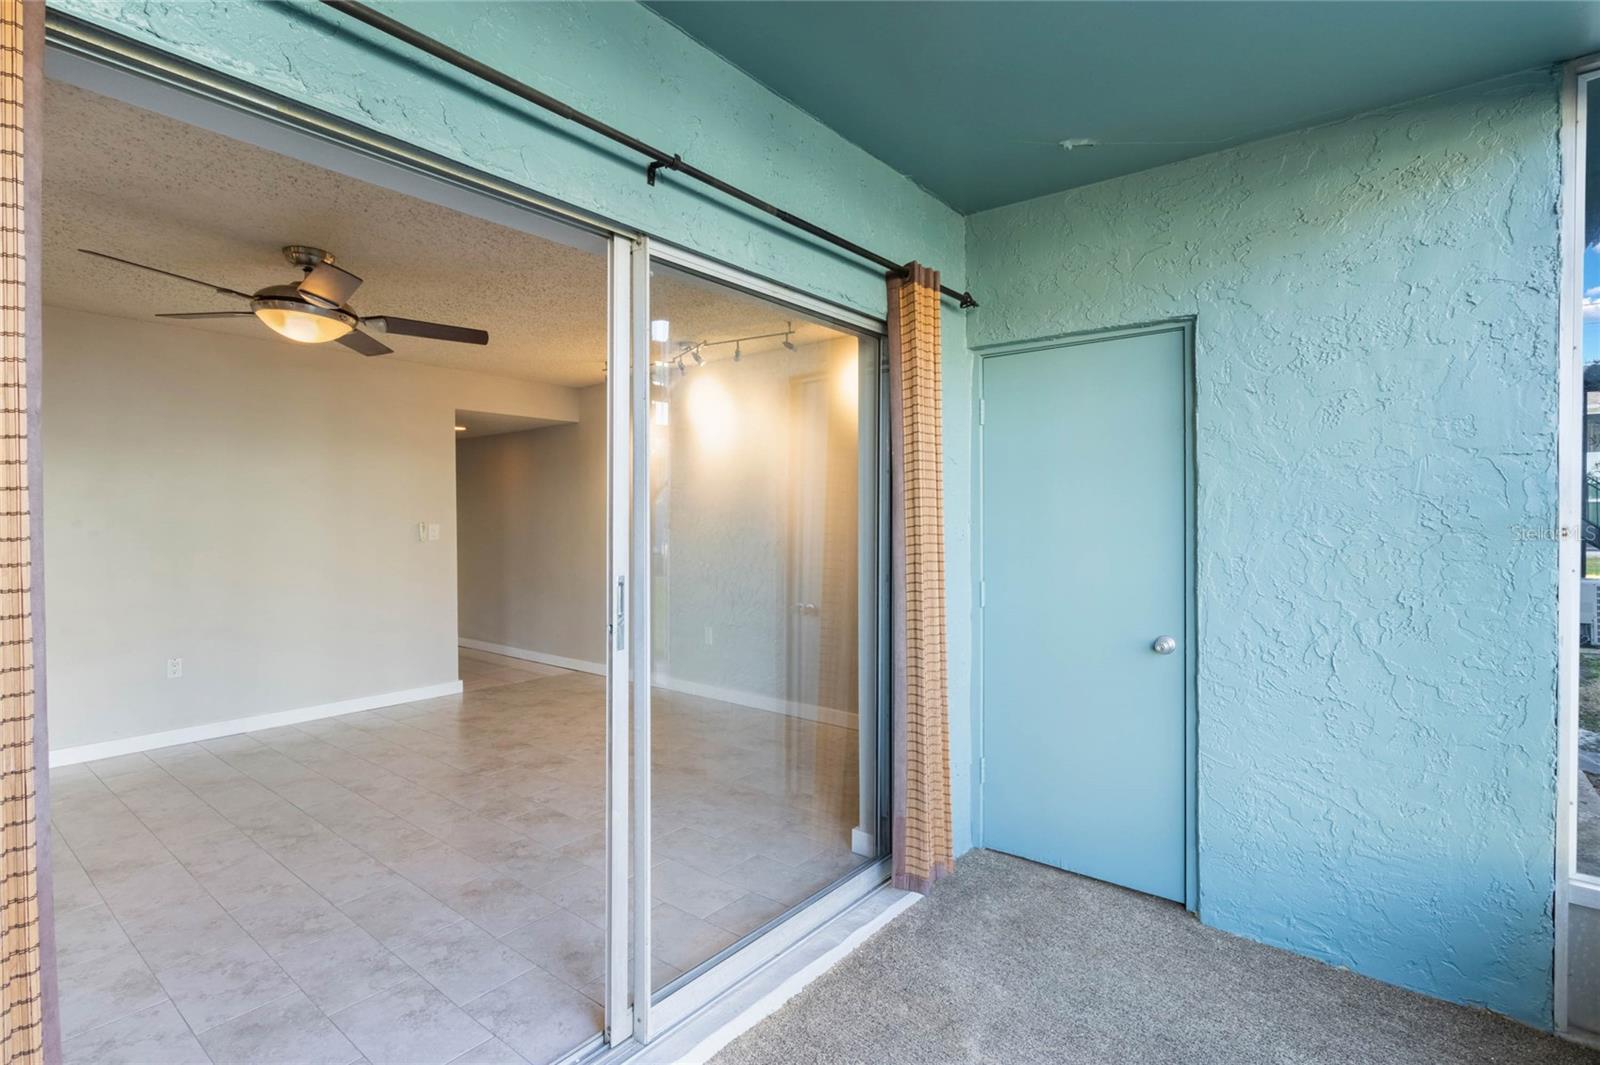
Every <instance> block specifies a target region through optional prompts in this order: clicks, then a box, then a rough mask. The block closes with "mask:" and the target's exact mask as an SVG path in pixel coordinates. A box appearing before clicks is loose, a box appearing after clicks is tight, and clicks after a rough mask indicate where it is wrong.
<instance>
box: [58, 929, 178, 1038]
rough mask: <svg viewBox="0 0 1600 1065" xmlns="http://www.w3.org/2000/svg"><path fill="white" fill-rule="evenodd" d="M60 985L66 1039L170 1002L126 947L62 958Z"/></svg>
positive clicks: (139, 958)
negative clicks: (158, 1004)
mask: <svg viewBox="0 0 1600 1065" xmlns="http://www.w3.org/2000/svg"><path fill="white" fill-rule="evenodd" d="M57 984H58V992H57V1003H58V1004H59V1008H60V1011H61V1034H62V1036H63V1037H64V1038H71V1037H72V1036H75V1035H78V1034H79V1033H81V1032H85V1031H88V1030H89V1029H91V1028H94V1027H97V1026H99V1025H102V1024H106V1023H107V1022H109V1021H113V1020H116V1019H117V1018H119V1017H126V1016H128V1015H129V1014H133V1013H138V1012H140V1011H142V1010H145V1009H148V1008H149V1007H151V1006H154V1005H156V1004H157V1003H161V1002H166V1001H167V993H166V992H165V991H163V990H162V988H161V984H160V983H159V982H158V981H157V980H156V977H155V974H154V973H153V972H151V971H150V967H149V965H147V964H146V963H145V960H144V958H143V957H142V956H140V954H139V952H138V951H136V950H134V948H133V947H132V946H131V945H127V944H124V945H123V946H120V947H113V948H110V949H106V950H102V951H99V952H80V953H79V954H77V955H74V956H70V957H62V958H61V959H60V961H59V965H58V969H57Z"/></svg>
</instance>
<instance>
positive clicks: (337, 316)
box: [250, 299, 356, 344]
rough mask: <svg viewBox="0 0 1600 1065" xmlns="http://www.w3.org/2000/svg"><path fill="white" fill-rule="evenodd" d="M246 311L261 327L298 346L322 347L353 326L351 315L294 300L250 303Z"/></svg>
mask: <svg viewBox="0 0 1600 1065" xmlns="http://www.w3.org/2000/svg"><path fill="white" fill-rule="evenodd" d="M250 309H251V310H252V311H254V312H255V316H256V317H257V318H259V319H261V324H262V325H265V326H266V327H267V328H268V329H270V330H272V331H273V332H274V333H277V334H278V335H279V336H281V337H283V338H285V339H287V340H293V341H296V342H297V343H300V344H326V343H327V342H328V341H330V340H338V339H339V338H340V337H342V336H344V335H345V334H346V333H349V332H350V331H351V330H352V329H354V328H355V327H356V317H355V315H353V314H346V313H345V312H344V311H340V310H335V309H334V308H332V307H318V306H315V305H314V304H308V303H300V302H298V301H296V300H273V299H266V300H252V301H251V303H250Z"/></svg>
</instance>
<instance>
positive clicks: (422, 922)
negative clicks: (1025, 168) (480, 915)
mask: <svg viewBox="0 0 1600 1065" xmlns="http://www.w3.org/2000/svg"><path fill="white" fill-rule="evenodd" d="M390 875H391V878H392V879H391V881H390V882H389V883H387V884H385V885H384V886H383V887H381V888H379V889H378V890H376V891H373V892H371V893H370V894H367V895H363V896H361V897H360V898H357V899H352V900H350V901H349V902H346V903H344V904H342V905H341V906H340V909H342V910H343V911H344V912H345V914H346V915H347V916H349V917H350V919H351V920H353V921H355V923H356V924H358V925H360V926H361V927H362V928H365V929H366V930H367V931H368V932H370V933H371V934H372V935H373V936H375V937H376V938H377V939H378V940H379V941H380V942H383V943H393V942H395V941H397V940H401V939H415V938H417V937H418V936H425V935H427V934H428V933H429V932H432V931H436V930H437V929H440V928H444V927H445V926H446V925H452V924H455V923H456V922H457V921H460V920H464V918H463V917H462V916H461V915H460V914H459V913H456V912H455V911H454V910H452V909H450V907H448V906H446V905H445V904H444V903H442V902H440V901H439V900H438V899H436V898H434V897H433V896H432V895H429V894H428V893H427V892H425V891H423V890H422V889H421V888H419V887H417V886H416V885H415V884H412V883H410V882H409V881H406V880H401V879H400V878H399V877H398V876H394V875H393V874H390Z"/></svg>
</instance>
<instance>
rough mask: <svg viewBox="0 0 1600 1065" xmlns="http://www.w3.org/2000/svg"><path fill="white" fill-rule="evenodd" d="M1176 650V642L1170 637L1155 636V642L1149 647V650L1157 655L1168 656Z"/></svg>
mask: <svg viewBox="0 0 1600 1065" xmlns="http://www.w3.org/2000/svg"><path fill="white" fill-rule="evenodd" d="M1177 649H1178V641H1177V640H1174V639H1173V638H1172V637H1171V636H1157V637H1156V642H1155V643H1153V644H1151V645H1150V650H1152V651H1154V652H1155V653H1156V654H1158V655H1170V654H1171V653H1172V652H1174V651H1176V650H1177Z"/></svg>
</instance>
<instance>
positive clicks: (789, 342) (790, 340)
mask: <svg viewBox="0 0 1600 1065" xmlns="http://www.w3.org/2000/svg"><path fill="white" fill-rule="evenodd" d="M783 346H784V347H786V348H788V349H789V350H790V351H793V350H794V323H793V322H790V323H789V331H788V332H787V333H785V334H783Z"/></svg>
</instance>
